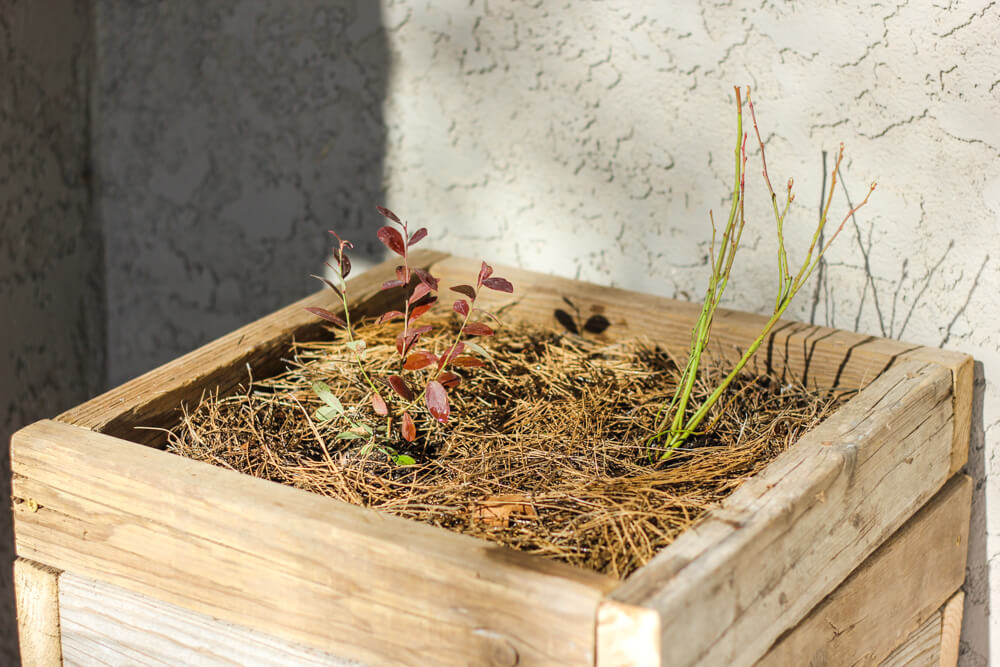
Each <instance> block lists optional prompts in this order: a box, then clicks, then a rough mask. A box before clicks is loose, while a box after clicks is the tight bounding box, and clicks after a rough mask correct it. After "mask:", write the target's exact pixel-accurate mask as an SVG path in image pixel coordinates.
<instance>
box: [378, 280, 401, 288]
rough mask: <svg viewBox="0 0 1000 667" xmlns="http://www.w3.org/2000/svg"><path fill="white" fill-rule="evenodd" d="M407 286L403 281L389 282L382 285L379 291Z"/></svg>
mask: <svg viewBox="0 0 1000 667" xmlns="http://www.w3.org/2000/svg"><path fill="white" fill-rule="evenodd" d="M405 284H406V283H404V282H403V281H402V280H387V281H385V282H384V283H382V287H380V288H379V289H392V288H393V287H402V286H403V285H405Z"/></svg>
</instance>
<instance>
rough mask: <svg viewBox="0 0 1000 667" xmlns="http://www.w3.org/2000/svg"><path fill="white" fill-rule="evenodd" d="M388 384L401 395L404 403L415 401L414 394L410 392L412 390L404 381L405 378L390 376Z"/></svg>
mask: <svg viewBox="0 0 1000 667" xmlns="http://www.w3.org/2000/svg"><path fill="white" fill-rule="evenodd" d="M388 382H389V386H390V387H392V390H393V391H394V392H396V393H397V394H399V396H400V397H401V398H402V399H403V400H404V401H412V400H413V392H412V391H410V388H409V387H407V386H406V382H405V381H404V380H403V378H401V377H399V376H398V375H390V376H389V378H388Z"/></svg>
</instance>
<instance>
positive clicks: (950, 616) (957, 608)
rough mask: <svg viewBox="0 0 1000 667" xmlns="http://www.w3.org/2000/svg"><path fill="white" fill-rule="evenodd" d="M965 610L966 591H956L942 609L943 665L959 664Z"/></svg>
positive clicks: (944, 666)
mask: <svg viewBox="0 0 1000 667" xmlns="http://www.w3.org/2000/svg"><path fill="white" fill-rule="evenodd" d="M964 612H965V592H964V591H958V592H957V593H955V595H953V596H952V598H951V599H950V600H948V602H946V603H945V605H944V607H942V609H941V667H955V665H957V664H958V650H959V648H960V647H959V639H960V638H961V635H962V616H963V614H964Z"/></svg>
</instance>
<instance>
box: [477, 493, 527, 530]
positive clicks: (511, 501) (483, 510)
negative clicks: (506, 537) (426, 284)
mask: <svg viewBox="0 0 1000 667" xmlns="http://www.w3.org/2000/svg"><path fill="white" fill-rule="evenodd" d="M511 515H520V516H515V518H525V519H537V518H538V512H536V511H535V507H534V505H532V504H531V499H530V498H528V496H524V495H521V494H511V495H501V496H490V497H489V498H487V499H486V500H480V501H477V502H476V506H475V507H474V508H473V510H472V518H473V519H475V520H476V521H479V522H480V523H484V524H486V525H487V526H509V525H510V519H511Z"/></svg>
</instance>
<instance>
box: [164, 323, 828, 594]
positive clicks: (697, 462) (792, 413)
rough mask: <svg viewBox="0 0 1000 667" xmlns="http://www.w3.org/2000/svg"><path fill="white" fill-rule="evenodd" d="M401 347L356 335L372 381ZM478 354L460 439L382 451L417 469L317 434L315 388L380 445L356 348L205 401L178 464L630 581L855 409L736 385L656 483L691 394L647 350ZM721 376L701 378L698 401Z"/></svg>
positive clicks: (331, 427)
mask: <svg viewBox="0 0 1000 667" xmlns="http://www.w3.org/2000/svg"><path fill="white" fill-rule="evenodd" d="M454 326H455V324H454V322H447V321H444V322H439V326H438V327H436V332H435V334H432V335H431V336H429V337H425V338H424V339H422V341H421V347H424V348H427V349H431V350H434V349H437V350H443V349H445V347H446V346H447V345H449V344H450V343H451V340H452V339H453V336H454ZM398 330H399V328H398V326H394V325H384V326H378V327H376V326H373V325H366V326H364V327H362V328H361V329H360V330H359V332H360V337H362V338H363V339H364V340H366V341H367V343H368V351H367V359H368V362H367V363H368V364H369V367H370V369H371V372H372V373H373V374H375V375H388V374H390V373H396V372H398V369H399V361H398V357H397V355H396V350H395V346H394V338H395V336H396V334H397V333H398ZM477 340H478V341H479V342H480V343H481V344H482V345H483V347H485V348H487V349H488V350H489V351H490V353H491V355H492V361H491V362H490V363H488V364H487V365H486V366H485V367H482V368H473V369H458V370H457V371H456V372H457V373H459V374H460V375H461V376H462V378H463V379H462V382H461V384H460V385H459V386H458V387H456V388H454V389H452V390H450V391H449V399H450V402H451V412H452V416H451V419H450V420H449V422H448V424H447V425H442V424H439V423H438V422H436V421H434V420H433V419H431V418H430V416H429V415H427V413H426V411H425V410H424V409H422V406H421V409H420V410H415V411H413V416H414V419H415V420H416V422H417V430H418V438H417V440H416V442H414V443H407V442H405V441H403V439H402V438H400V437H399V435H398V433H399V429H398V424H394V425H393V428H392V433H393V437H392V440H391V441H385V440H383V444H387V445H389V446H391V447H392V448H394V449H395V450H397V451H398V452H399V453H401V454H407V455H409V456H412V457H413V458H414V459H415V460H416V462H417V463H416V465H413V466H397V465H395V464H393V463H392V462H391V461H390V459H389V456H388V455H387V454H386V453H384V451H382V450H380V449H378V448H367V449H368V450H369V451H365V448H364V447H363V445H364V441H363V440H345V439H341V440H338V439H337V438H336V436H337V434H338V433H341V432H343V431H344V430H345V428H347V426H348V424H346V423H345V422H344V421H343V420H342V419H334V420H331V421H325V422H324V421H318V420H316V419H315V418H314V413H315V411H316V409H317V408H319V407H320V406H321V405H323V403H322V401H321V400H320V398H319V397H318V396H317V395H316V394H315V393H314V392H313V390H312V388H311V387H312V384H313V383H314V382H316V381H322V382H325V383H326V384H327V385H329V386H330V388H331V390H332V392H333V393H334V394H335V395H336V396H338V397H339V398H340V400H341V401H342V403H343V405H344V406H345V408H347V410H348V414H349V416H350V417H351V418H352V419H354V420H355V421H358V422H363V423H367V424H370V425H371V427H372V428H373V429H374V430H375V432H376V433H382V434H384V432H385V421H386V420H385V418H384V417H378V416H377V415H376V414H375V413H374V411H373V410H372V408H371V402H370V396H371V394H370V391H371V390H370V388H369V387H368V385H367V384H366V383H365V382H364V381H363V380H362V379H361V377H360V375H359V374H358V372H357V366H356V362H355V361H354V358H353V353H352V352H350V351H349V350H348V349H346V348H345V346H344V342H345V341H343V340H337V341H332V342H330V341H327V342H310V343H297V344H295V345H294V347H293V349H292V350H291V351H290V356H291V359H290V360H289V361H288V362H287V368H288V370H287V371H286V372H284V373H283V374H281V375H278V376H276V377H273V378H267V379H258V378H251V379H248V381H247V383H246V385H245V386H244V387H243V388H242V389H241V390H240V391H239V392H237V393H236V394H235V395H232V396H226V397H220V396H218V395H206V396H204V397H203V398H202V400H201V402H200V404H199V405H197V406H194V407H191V408H187V407H185V408H184V410H183V416H182V419H181V423H180V424H179V425H178V426H177V427H176V428H174V429H173V430H172V431H171V432H170V433H169V434H168V450H169V451H172V452H175V453H177V454H180V455H183V456H186V457H189V458H192V459H197V460H201V461H207V462H210V463H213V464H216V465H219V466H223V467H226V468H230V469H233V470H237V471H240V472H242V473H245V474H248V475H253V476H255V477H261V478H264V479H269V480H273V481H276V482H281V483H284V484H289V485H291V486H295V487H298V488H301V489H306V490H309V491H313V492H315V493H320V494H323V495H326V496H330V497H333V498H339V499H341V500H344V501H346V502H350V503H355V504H358V505H363V506H366V507H370V508H374V509H377V510H379V511H381V512H388V513H390V514H395V515H397V516H402V517H406V518H409V519H414V520H417V521H423V522H426V523H429V524H432V525H435V526H441V527H443V528H447V529H449V530H453V531H456V532H460V533H465V534H468V535H474V536H477V537H480V538H483V539H487V540H490V541H493V542H496V543H499V544H503V545H506V546H509V547H512V548H514V549H519V550H521V551H525V552H529V553H534V554H539V555H542V556H546V557H549V558H553V559H556V560H560V561H563V562H566V563H570V564H573V565H577V566H580V567H584V568H589V569H592V570H596V571H598V572H602V573H605V574H609V575H612V576H617V577H625V576H627V575H628V574H629V573H631V572H633V571H634V570H636V569H637V568H639V567H641V566H642V565H643V564H644V563H646V562H647V561H649V559H650V558H652V557H653V555H654V554H655V553H656V552H657V551H659V550H660V549H661V548H663V547H664V546H666V545H668V544H669V543H670V542H671V541H673V540H674V539H675V538H676V537H677V536H678V535H679V534H680V533H681V532H683V531H684V530H685V529H687V528H688V527H690V526H691V525H692V524H693V523H694V522H695V521H697V520H698V519H699V517H701V516H703V515H704V514H705V512H706V511H707V510H708V509H709V508H711V507H712V506H714V505H717V504H718V503H719V502H720V501H721V500H722V499H723V498H725V497H726V496H727V495H729V494H730V493H731V492H732V491H733V490H734V489H735V488H736V487H738V486H739V485H740V483H741V482H743V481H744V480H745V479H747V478H748V477H750V476H752V475H754V474H755V473H757V472H759V471H760V470H761V469H763V468H764V467H765V466H766V465H767V464H768V463H769V462H770V461H772V460H773V459H774V458H775V457H776V456H777V455H778V454H780V453H781V452H782V451H784V450H785V449H787V448H788V447H789V446H790V445H791V444H792V443H794V442H795V441H796V440H797V439H798V438H799V437H800V436H801V435H802V434H803V433H804V432H805V431H806V430H808V429H809V428H811V427H812V426H814V425H815V424H817V423H818V422H819V421H821V420H822V419H823V418H824V417H825V416H826V415H828V414H829V413H830V412H831V411H832V410H833V409H834V408H835V407H836V406H837V405H838V404H839V401H840V400H841V399H842V398H843V397H842V396H841V397H834V396H833V395H818V394H816V393H811V392H808V391H806V390H804V389H803V388H802V387H799V386H794V385H782V384H781V383H780V382H779V381H777V380H775V379H772V378H767V377H754V376H750V375H747V376H745V377H741V378H739V379H738V380H737V381H736V382H735V383H734V384H733V385H732V386H731V387H730V390H729V392H728V395H727V398H726V399H724V400H723V402H722V405H720V406H718V407H717V409H716V414H713V415H712V418H714V417H716V416H719V419H718V421H717V422H716V423H715V424H714V426H713V427H712V429H711V432H710V433H709V434H708V435H704V436H698V437H696V438H694V440H693V442H690V441H689V443H688V447H687V448H685V449H684V450H678V451H676V452H675V453H674V455H673V456H672V457H671V458H670V459H669V460H668V461H667V462H665V463H661V464H659V465H652V464H651V463H650V461H649V458H648V456H647V454H646V452H645V450H644V445H643V442H644V439H645V438H646V437H647V436H648V435H649V429H650V427H651V425H652V424H653V423H654V422H655V419H656V413H657V410H658V407H659V406H660V405H661V404H662V403H663V402H664V401H665V400H669V398H670V397H671V396H672V394H673V390H674V385H675V382H676V380H677V377H678V370H677V367H676V365H675V363H674V361H673V360H672V359H671V358H670V357H669V356H668V355H667V354H666V353H665V352H663V351H662V350H659V349H658V348H656V347H655V346H653V345H651V344H649V343H648V342H643V341H635V340H633V341H627V342H621V343H615V344H608V343H603V342H599V341H595V340H589V339H586V338H580V337H578V336H575V335H571V334H564V333H560V332H558V331H555V330H552V329H546V328H541V327H538V326H530V325H522V324H518V325H511V326H507V327H504V328H503V329H502V330H500V331H498V333H497V335H496V336H495V337H493V338H489V339H477ZM453 370H454V369H453ZM724 370H725V369H720V368H709V369H706V371H705V372H704V373H702V376H703V377H702V378H701V379H700V380H701V384H700V385H699V386H698V387H697V390H696V394H697V397H699V398H700V397H704V396H706V395H707V394H708V392H709V391H710V385H711V384H712V383H715V382H717V381H718V380H719V379H720V378H721V377H722V376H723V374H724ZM422 373H424V371H417V372H416V374H417V375H420V374H422ZM410 376H411V377H412V374H411V375H410ZM412 384H413V386H416V384H417V383H416V382H413V383H412ZM390 394H391V392H388V391H386V392H383V395H385V396H389V395H390ZM390 407H392V406H391V405H390ZM721 407H724V408H725V409H720V408H721ZM383 438H384V436H383Z"/></svg>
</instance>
